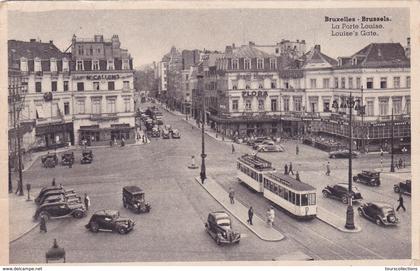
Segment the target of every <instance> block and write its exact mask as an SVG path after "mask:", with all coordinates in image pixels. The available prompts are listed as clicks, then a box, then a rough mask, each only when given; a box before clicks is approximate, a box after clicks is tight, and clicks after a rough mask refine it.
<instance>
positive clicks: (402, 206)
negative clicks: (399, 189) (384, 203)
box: [397, 193, 405, 212]
mask: <svg viewBox="0 0 420 271" xmlns="http://www.w3.org/2000/svg"><path fill="white" fill-rule="evenodd" d="M398 202H399V204H398V207H397V212H398V210H399V209H400V208H403V210H404V212H405V207H404V198H403V197H402V193H400V197H399V198H398Z"/></svg>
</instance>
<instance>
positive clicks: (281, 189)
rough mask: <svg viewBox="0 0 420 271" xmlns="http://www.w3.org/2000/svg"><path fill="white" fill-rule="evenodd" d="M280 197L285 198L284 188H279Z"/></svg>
mask: <svg viewBox="0 0 420 271" xmlns="http://www.w3.org/2000/svg"><path fill="white" fill-rule="evenodd" d="M277 194H278V195H279V196H280V197H283V188H282V187H281V186H279V192H278V193H277Z"/></svg>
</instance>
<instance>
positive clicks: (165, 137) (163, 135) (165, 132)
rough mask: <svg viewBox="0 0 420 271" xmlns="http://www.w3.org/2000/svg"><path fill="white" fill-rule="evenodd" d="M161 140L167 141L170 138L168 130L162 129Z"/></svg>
mask: <svg viewBox="0 0 420 271" xmlns="http://www.w3.org/2000/svg"><path fill="white" fill-rule="evenodd" d="M162 138H163V139H169V138H171V134H170V133H169V131H168V130H166V129H163V130H162Z"/></svg>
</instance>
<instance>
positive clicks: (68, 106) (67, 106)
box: [64, 102, 70, 116]
mask: <svg viewBox="0 0 420 271" xmlns="http://www.w3.org/2000/svg"><path fill="white" fill-rule="evenodd" d="M69 114H70V104H69V102H65V103H64V115H66V116H67V115H69Z"/></svg>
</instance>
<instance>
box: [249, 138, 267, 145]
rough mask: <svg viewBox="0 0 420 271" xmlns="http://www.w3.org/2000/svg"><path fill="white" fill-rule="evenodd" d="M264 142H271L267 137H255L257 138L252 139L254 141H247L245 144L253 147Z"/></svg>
mask: <svg viewBox="0 0 420 271" xmlns="http://www.w3.org/2000/svg"><path fill="white" fill-rule="evenodd" d="M265 140H271V138H269V137H257V138H254V139H249V140H248V142H247V143H248V145H251V146H254V145H258V144H261V143H263V141H265Z"/></svg>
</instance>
